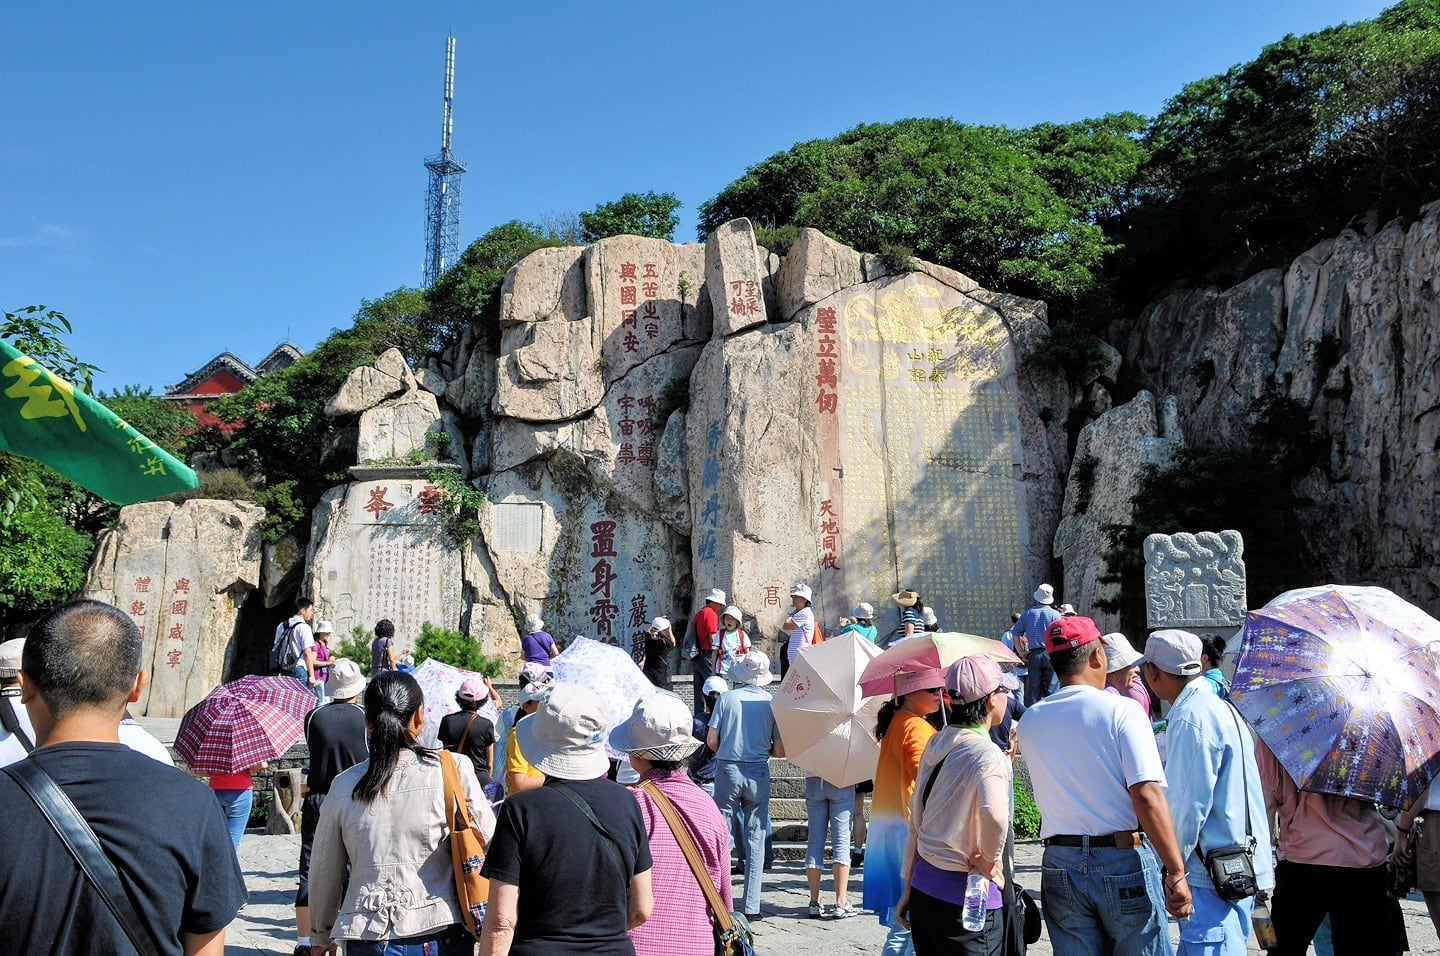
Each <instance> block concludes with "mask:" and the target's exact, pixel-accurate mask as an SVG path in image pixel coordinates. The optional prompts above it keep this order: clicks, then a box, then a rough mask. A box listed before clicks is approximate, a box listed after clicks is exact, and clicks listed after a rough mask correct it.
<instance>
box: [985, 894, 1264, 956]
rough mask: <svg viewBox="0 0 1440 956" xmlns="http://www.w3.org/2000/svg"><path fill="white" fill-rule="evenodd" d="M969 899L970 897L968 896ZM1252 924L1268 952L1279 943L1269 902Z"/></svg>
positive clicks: (1258, 909)
mask: <svg viewBox="0 0 1440 956" xmlns="http://www.w3.org/2000/svg"><path fill="white" fill-rule="evenodd" d="M967 899H968V897H967ZM1250 922H1251V925H1252V926H1254V928H1255V942H1256V943H1257V944H1259V946H1260V948H1261V949H1263V950H1265V951H1266V952H1267V953H1268V952H1270V951H1271V950H1272V949H1274V948H1275V946H1276V945H1277V943H1276V939H1275V924H1274V923H1272V922H1270V906H1269V904H1268V903H1256V904H1255V911H1254V913H1253V914H1252V915H1251V917H1250Z"/></svg>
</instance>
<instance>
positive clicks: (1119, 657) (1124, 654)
mask: <svg viewBox="0 0 1440 956" xmlns="http://www.w3.org/2000/svg"><path fill="white" fill-rule="evenodd" d="M1100 640H1102V641H1104V642H1105V658H1106V659H1107V660H1108V661H1109V662H1110V664H1109V666H1108V667H1106V668H1105V673H1107V674H1115V673H1118V672H1119V671H1123V670H1124V669H1125V668H1127V667H1134V666H1135V665H1136V664H1139V663H1140V662H1141V661H1143V660H1144V659H1145V655H1144V654H1141V653H1140V652H1139V651H1137V650H1135V645H1133V644H1131V643H1130V639H1129V638H1128V637H1126V636H1125V635H1124V634H1121V633H1120V632H1119V631H1114V632H1112V633H1110V634H1106V635H1104V636H1102V637H1101V638H1100Z"/></svg>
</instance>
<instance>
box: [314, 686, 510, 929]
mask: <svg viewBox="0 0 1440 956" xmlns="http://www.w3.org/2000/svg"><path fill="white" fill-rule="evenodd" d="M364 701H365V726H366V728H367V730H368V732H369V743H370V759H368V760H365V761H363V762H361V763H359V764H356V765H355V766H353V767H351V768H350V769H349V770H346V771H345V772H344V773H342V774H340V776H338V777H336V778H335V782H334V783H332V784H331V785H330V793H329V795H328V796H327V797H326V798H325V807H324V809H323V810H322V811H321V814H320V824H319V828H318V829H317V830H316V833H315V850H314V855H313V858H312V860H311V863H310V915H311V921H312V927H311V934H310V938H311V945H312V946H313V947H314V952H315V953H316V954H320V953H334V952H335V949H336V944H335V940H341V939H343V940H345V941H346V943H345V952H346V953H347V956H372V954H373V956H379V954H382V953H383V954H385V956H408V954H411V953H414V954H420V953H425V954H426V956H459V954H462V953H464V954H468V953H471V952H472V951H473V949H474V940H473V939H471V937H470V935H469V933H467V932H466V930H465V926H464V924H463V922H462V917H461V914H460V904H459V903H458V901H457V897H456V893H455V873H454V869H453V866H452V863H451V858H450V831H449V829H448V828H447V826H446V823H445V816H446V815H445V796H444V794H445V784H444V778H443V775H442V774H443V771H442V768H441V765H440V761H441V760H451V761H454V763H455V767H456V769H457V770H458V771H459V773H460V783H461V787H462V789H463V790H464V792H465V801H466V803H467V804H468V805H469V807H470V815H471V816H472V817H473V818H474V820H475V822H476V825H477V826H479V827H480V829H481V831H482V832H483V833H484V834H485V839H486V840H487V841H488V840H489V839H490V837H491V835H492V834H493V833H494V832H495V814H494V813H493V812H492V811H491V809H490V803H489V801H487V800H486V799H485V795H484V793H483V792H482V791H481V789H480V782H479V781H478V780H477V779H476V778H475V769H474V767H473V766H472V765H471V763H470V761H469V760H466V759H463V758H462V757H460V755H458V754H453V753H450V752H448V751H435V750H430V749H428V748H426V747H422V746H420V744H419V743H418V742H417V740H418V738H419V735H420V728H421V726H422V725H423V723H424V720H425V707H424V703H425V695H424V694H423V693H422V692H421V690H420V685H419V684H418V683H416V681H415V678H413V677H411V676H410V675H409V674H404V673H401V672H399V671H383V672H381V673H380V674H379V675H377V676H376V677H375V679H374V680H372V681H371V682H370V686H369V687H367V688H365V698H364ZM347 879H348V883H347V882H346V881H347ZM342 894H343V898H342Z"/></svg>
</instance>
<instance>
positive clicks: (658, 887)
mask: <svg viewBox="0 0 1440 956" xmlns="http://www.w3.org/2000/svg"><path fill="white" fill-rule="evenodd" d="M640 779H641V780H642V781H644V780H651V781H654V783H655V785H656V786H657V787H659V788H660V791H661V792H662V793H664V794H665V796H667V797H669V798H670V802H671V803H673V804H675V809H676V810H678V811H680V817H681V819H683V820H684V821H685V822H686V824H687V825H688V827H689V830H690V835H691V836H692V837H694V839H695V844H696V846H698V847H699V848H700V856H701V857H702V858H704V860H705V867H706V869H708V870H709V871H710V878H711V879H712V880H714V881H715V885H716V887H717V888H718V889H719V890H720V898H721V899H722V900H724V901H725V909H726V910H727V911H728V910H732V909H734V908H735V895H734V890H733V888H732V887H731V885H730V837H729V835H728V833H727V832H726V829H725V818H724V817H722V816H721V815H720V810H719V809H718V808H717V807H716V806H715V801H714V800H712V799H711V798H710V795H709V794H707V793H706V792H705V791H704V790H701V789H700V788H699V787H697V786H696V785H695V784H694V783H693V782H692V781H691V780H690V778H689V777H688V776H686V774H685V771H684V770H652V771H650V772H649V773H647V774H645V775H644V776H643V777H641V778H640ZM630 792H631V793H633V794H634V795H635V799H636V800H637V801H638V802H639V804H640V815H641V816H642V817H644V818H645V832H646V833H648V834H649V835H650V856H651V857H652V858H653V859H654V861H655V868H654V869H653V870H652V871H651V883H652V885H653V886H654V888H655V912H654V914H653V915H652V916H651V917H650V919H649V920H647V921H646V922H645V923H643V924H642V925H640V926H637V927H636V928H635V929H632V930H631V931H630V939H631V941H632V942H634V944H635V953H636V956H714V953H715V929H714V923H713V921H712V918H711V916H710V907H709V905H708V904H707V903H706V902H705V894H704V893H702V892H701V890H700V884H699V883H697V882H695V874H694V873H693V872H691V870H690V864H689V863H687V862H686V861H685V854H684V853H682V852H681V850H680V844H678V843H676V842H675V837H674V836H673V835H672V834H671V833H670V827H669V825H668V824H667V823H666V822H665V817H664V816H662V815H661V813H660V808H659V807H657V806H655V802H654V801H653V800H651V799H650V796H649V795H648V794H646V793H645V792H644V791H642V790H639V789H632V790H631V791H630Z"/></svg>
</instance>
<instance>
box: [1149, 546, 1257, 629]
mask: <svg viewBox="0 0 1440 956" xmlns="http://www.w3.org/2000/svg"><path fill="white" fill-rule="evenodd" d="M1244 552H1245V543H1244V542H1243V541H1242V540H1241V539H1240V532H1238V531H1221V532H1218V533H1217V532H1214V531H1202V532H1200V533H1199V534H1190V533H1189V532H1182V533H1180V534H1152V535H1150V537H1148V538H1146V539H1145V616H1146V619H1147V622H1148V623H1149V625H1150V628H1151V630H1158V629H1160V628H1166V627H1182V628H1228V627H1240V626H1241V625H1242V624H1244V623H1245V562H1244V561H1243V560H1242V556H1243V554H1244Z"/></svg>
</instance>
